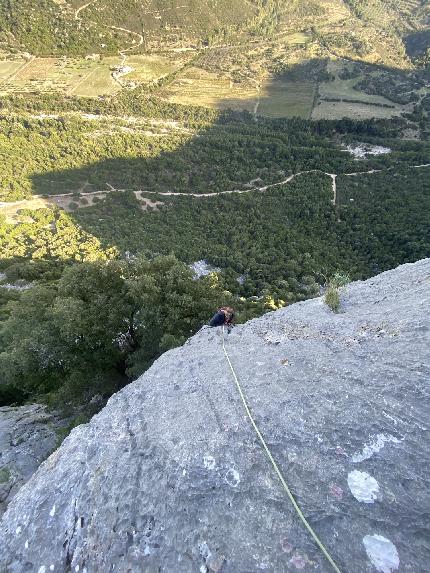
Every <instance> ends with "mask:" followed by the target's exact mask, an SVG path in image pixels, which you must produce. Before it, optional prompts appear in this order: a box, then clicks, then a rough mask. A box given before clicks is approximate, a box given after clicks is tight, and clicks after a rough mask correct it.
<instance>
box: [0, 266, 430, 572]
mask: <svg viewBox="0 0 430 573" xmlns="http://www.w3.org/2000/svg"><path fill="white" fill-rule="evenodd" d="M341 300H342V312H341V313H339V314H334V313H332V312H331V311H330V310H329V309H328V307H327V306H326V305H325V304H324V302H323V300H322V299H313V300H309V301H306V302H303V303H298V304H295V305H292V306H290V307H288V308H285V309H282V310H280V311H277V312H274V313H270V314H267V315H265V316H264V317H261V318H259V319H256V320H253V321H250V322H248V323H247V324H245V325H243V326H237V327H236V328H235V329H234V330H233V332H232V334H230V335H228V336H227V340H226V347H227V349H228V352H229V355H230V358H231V361H232V364H233V365H234V368H235V369H236V372H237V374H238V377H239V379H240V381H241V384H242V386H243V389H244V392H245V393H246V396H247V399H248V401H249V404H250V406H251V409H252V411H253V414H254V417H255V419H256V421H257V423H258V425H259V427H260V429H261V431H262V433H263V435H264V436H265V438H266V441H267V443H268V445H269V447H270V449H271V451H272V453H273V456H274V457H275V459H276V460H277V462H278V464H279V466H280V468H281V470H282V472H283V475H284V477H285V479H286V481H287V482H288V484H289V485H290V487H291V489H292V491H293V493H294V495H295V496H296V499H297V501H298V503H299V504H300V506H301V507H302V509H303V512H304V514H305V515H306V517H307V519H308V520H309V522H310V523H311V525H312V526H313V527H314V529H315V531H316V532H317V534H318V535H319V537H320V538H321V540H322V541H323V543H324V544H325V546H326V547H327V549H328V550H329V551H330V553H331V555H332V556H333V558H334V560H335V561H336V563H337V565H338V566H339V568H340V570H341V571H342V572H349V573H363V572H367V573H371V572H377V571H379V572H382V573H391V572H393V571H399V572H408V573H425V572H428V571H429V563H430V500H429V493H428V492H429V485H430V484H429V479H430V478H429V476H430V445H429V439H428V438H429V436H428V428H429V423H430V419H429V411H430V409H429V379H430V365H429V348H430V317H429V309H430V259H427V260H423V261H420V262H418V263H415V264H409V265H403V266H401V267H399V268H398V269H395V270H393V271H389V272H386V273H383V274H381V275H379V276H377V277H375V278H372V279H370V280H367V281H365V282H356V283H352V284H350V285H349V286H347V287H345V288H344V289H342V294H341ZM0 535H1V539H2V545H1V547H0V571H2V573H3V571H5V572H7V573H22V572H33V571H34V572H38V573H48V572H49V571H56V572H63V571H79V572H81V573H85V572H86V573H108V572H120V573H126V572H127V573H129V572H130V573H134V572H136V573H139V572H150V573H152V572H154V573H155V572H169V573H170V572H172V573H188V572H194V571H195V572H200V573H205V572H206V573H208V572H215V573H249V572H254V571H255V572H259V571H265V572H268V573H279V572H284V571H288V572H291V571H292V572H294V571H296V570H297V571H299V570H300V571H304V572H317V573H320V572H324V573H325V572H329V571H331V570H332V569H331V566H330V564H329V563H328V562H327V561H326V559H325V558H324V556H323V555H322V554H321V552H320V551H319V549H318V548H317V547H316V546H315V544H314V542H313V541H312V539H311V538H310V537H309V534H308V533H307V532H306V530H305V529H304V527H303V526H302V524H301V523H300V522H299V520H298V518H297V516H296V515H295V512H294V510H293V508H292V506H291V504H290V502H289V500H288V498H287V497H286V495H285V493H284V491H283V490H282V488H281V485H280V483H279V480H278V478H277V477H276V475H275V474H274V472H273V469H272V467H271V466H270V464H269V462H268V460H267V458H266V457H265V455H264V453H263V451H262V449H261V447H260V445H259V443H258V441H257V438H256V435H255V433H254V430H253V429H252V427H251V426H250V424H249V421H248V419H247V417H246V414H245V411H244V409H243V406H242V403H241V401H240V398H239V395H238V393H237V389H236V387H235V384H234V381H233V379H232V376H231V372H230V370H229V368H228V365H227V363H226V359H225V356H224V355H223V352H222V341H221V331H220V329H203V330H202V331H201V332H199V333H198V334H197V335H195V336H194V337H193V338H191V339H190V340H189V341H188V342H187V343H186V344H185V345H184V346H183V347H181V348H178V349H175V350H172V351H169V352H167V353H166V354H164V355H163V356H162V357H161V358H160V359H159V360H157V362H156V363H155V364H154V365H153V366H152V367H151V368H150V370H148V371H147V372H146V373H145V374H144V375H143V376H142V377H141V378H140V379H139V380H137V381H136V382H134V383H133V384H131V385H129V386H128V387H126V388H125V389H123V390H122V391H121V392H119V393H118V394H116V395H115V396H113V397H112V398H111V399H110V401H109V402H108V404H107V406H106V407H105V408H104V409H103V410H102V411H101V412H100V413H99V414H98V415H97V416H95V417H94V418H93V419H92V420H91V422H90V423H89V424H87V425H82V426H79V427H78V428H75V429H74V430H73V431H72V433H71V434H70V436H69V437H68V438H67V439H66V440H65V441H64V442H63V444H62V446H61V447H60V448H59V449H58V450H57V451H56V452H55V453H53V454H52V455H51V456H50V457H49V458H48V460H46V461H45V462H44V463H43V464H42V465H41V467H40V468H39V469H38V471H37V472H36V474H35V475H34V476H33V477H32V478H31V479H30V481H29V482H27V484H25V485H24V486H23V487H22V488H21V489H20V491H19V492H18V494H17V495H16V496H15V498H14V499H13V501H12V502H11V504H10V505H9V508H8V510H7V512H6V513H5V514H4V516H3V520H2V522H1V528H0Z"/></svg>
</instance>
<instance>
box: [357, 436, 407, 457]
mask: <svg viewBox="0 0 430 573" xmlns="http://www.w3.org/2000/svg"><path fill="white" fill-rule="evenodd" d="M401 441H402V440H399V438H396V437H395V436H392V435H391V434H377V435H376V436H372V439H371V441H370V443H369V444H365V446H364V448H363V449H362V451H361V452H355V453H354V454H353V455H352V457H351V459H352V461H353V463H355V464H356V463H358V462H363V461H364V460H368V459H369V458H371V457H372V456H373V454H376V453H378V452H379V451H380V450H382V448H383V447H384V445H385V444H386V443H387V442H393V443H394V444H399V443H400V442H401Z"/></svg>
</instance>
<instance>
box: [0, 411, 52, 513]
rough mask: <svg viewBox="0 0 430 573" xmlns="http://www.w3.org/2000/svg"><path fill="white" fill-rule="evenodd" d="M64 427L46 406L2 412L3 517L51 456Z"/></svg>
mask: <svg viewBox="0 0 430 573" xmlns="http://www.w3.org/2000/svg"><path fill="white" fill-rule="evenodd" d="M62 425H63V423H62V422H61V421H60V420H59V418H58V416H56V415H55V414H52V413H51V412H49V411H48V410H47V408H46V407H45V406H41V405H39V404H31V405H30V406H19V407H17V408H13V407H8V406H5V407H3V408H0V515H2V514H3V513H4V511H5V510H6V507H7V505H8V503H9V502H10V500H11V499H12V498H13V496H14V495H15V494H16V492H17V491H18V490H19V488H20V487H21V486H22V485H23V484H24V483H25V482H26V481H27V480H28V479H30V477H31V476H32V475H33V474H34V472H35V471H36V470H37V468H38V467H39V465H40V464H41V463H42V462H43V461H44V460H46V458H47V457H48V456H49V454H51V453H52V452H53V451H54V449H55V447H56V445H57V443H58V434H57V433H56V430H57V429H58V428H60V427H61V426H62Z"/></svg>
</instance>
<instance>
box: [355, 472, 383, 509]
mask: <svg viewBox="0 0 430 573" xmlns="http://www.w3.org/2000/svg"><path fill="white" fill-rule="evenodd" d="M348 487H349V489H350V491H351V493H352V495H353V496H354V497H355V499H356V500H357V501H361V502H363V503H373V502H374V501H375V500H376V499H378V496H379V484H378V482H377V481H376V479H375V478H374V477H372V476H371V475H369V474H368V473H366V472H359V471H358V470H354V471H352V472H349V474H348Z"/></svg>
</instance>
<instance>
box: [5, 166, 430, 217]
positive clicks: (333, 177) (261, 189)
mask: <svg viewBox="0 0 430 573" xmlns="http://www.w3.org/2000/svg"><path fill="white" fill-rule="evenodd" d="M423 167H430V163H423V164H421V165H410V166H408V168H409V169H420V168H423ZM391 169H393V167H387V169H370V170H369V171H357V172H355V173H327V171H323V170H322V169H308V170H306V171H299V172H298V173H293V174H292V175H289V176H288V177H287V178H286V179H283V180H282V181H278V182H277V183H270V184H269V185H264V186H263V187H251V188H249V189H229V190H227V191H215V192H213V193H180V192H179V191H146V190H144V189H134V190H132V189H117V188H115V187H113V185H111V184H110V183H106V186H107V187H108V189H102V190H98V191H90V192H88V193H85V192H81V193H80V198H83V197H90V196H92V195H104V196H106V195H107V194H109V193H112V192H114V191H118V192H120V193H124V192H125V191H133V193H135V194H136V193H137V194H139V195H142V196H143V195H159V196H161V197H169V196H173V197H195V198H196V199H201V198H204V197H216V196H217V195H231V194H233V193H237V194H243V193H255V192H256V193H264V192H265V191H267V190H268V189H273V188H274V187H279V186H281V185H286V184H287V183H290V182H291V181H293V179H295V178H296V177H299V176H300V175H305V174H306V173H321V174H323V175H327V177H330V178H331V180H332V192H333V197H332V199H331V203H332V205H334V206H335V205H336V201H337V185H336V178H337V177H338V176H340V175H343V176H345V177H355V176H358V175H369V174H372V173H381V172H383V171H390V170H391ZM73 195H74V196H75V197H76V191H71V192H69V193H59V194H57V195H49V197H48V198H47V197H46V195H33V196H32V198H31V199H21V200H20V201H11V202H7V201H0V212H1V210H2V209H6V207H7V208H9V209H10V208H12V209H13V208H14V207H16V208H21V207H25V204H26V203H27V202H29V201H32V200H34V199H47V200H49V199H52V200H53V201H54V202H55V199H56V198H61V197H72V196H73Z"/></svg>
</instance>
